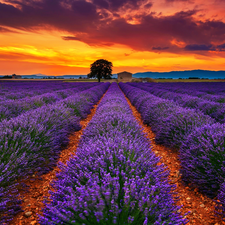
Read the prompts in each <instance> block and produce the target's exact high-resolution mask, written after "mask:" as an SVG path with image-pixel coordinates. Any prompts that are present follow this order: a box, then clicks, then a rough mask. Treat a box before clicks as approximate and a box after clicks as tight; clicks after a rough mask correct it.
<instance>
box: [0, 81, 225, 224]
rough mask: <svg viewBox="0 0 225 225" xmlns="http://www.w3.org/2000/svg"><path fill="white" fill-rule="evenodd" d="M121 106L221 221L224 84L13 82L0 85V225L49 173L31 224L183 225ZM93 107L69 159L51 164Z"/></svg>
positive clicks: (156, 162) (160, 170) (164, 179)
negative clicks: (171, 157) (173, 158)
mask: <svg viewBox="0 0 225 225" xmlns="http://www.w3.org/2000/svg"><path fill="white" fill-rule="evenodd" d="M99 100H100V102H99ZM128 101H130V103H131V104H132V105H133V106H134V107H135V108H136V109H137V111H138V112H139V113H140V114H141V119H142V121H143V122H144V124H146V125H147V126H149V127H151V130H152V131H153V132H154V134H155V142H156V143H158V144H160V145H163V146H165V147H167V148H170V149H172V151H174V152H177V153H178V155H179V160H180V165H181V168H180V171H179V173H180V174H181V178H182V182H183V183H184V184H185V185H187V186H191V187H193V188H197V189H198V190H199V192H200V193H202V194H203V195H205V196H207V198H210V199H214V200H219V201H216V202H217V205H216V211H215V216H219V217H221V218H224V219H225V154H224V152H225V126H224V123H225V85H224V83H119V84H116V83H112V84H110V83H94V82H92V83H88V82H85V83H82V82H77V83H76V82H73V83H66V82H62V81H45V82H41V81H34V82H27V81H24V82H23V81H18V82H1V83H0V102H1V105H0V224H10V221H12V220H13V218H14V216H15V215H17V214H18V213H20V212H21V211H23V209H22V207H21V199H20V195H19V191H20V189H21V188H26V187H25V186H26V185H25V184H24V186H23V181H25V180H27V179H30V177H31V176H32V175H33V174H37V176H39V177H41V176H42V175H43V174H47V173H49V171H51V170H52V169H53V168H55V167H59V168H60V172H59V173H58V174H57V179H55V180H54V181H53V182H52V183H51V185H52V186H53V187H54V190H55V191H54V192H53V191H51V192H50V198H49V200H48V201H46V202H45V207H44V208H43V209H41V210H42V214H41V215H38V218H39V219H38V222H37V224H42V225H58V224H68V225H69V224H76V225H78V224H80V225H83V224H86V225H89V224H90V225H92V224H93V225H94V224H102V225H103V224H109V225H110V224H121V225H122V224H123V225H125V224H133V225H139V224H140V225H141V224H143V225H147V224H154V225H166V224H167V225H169V224H170V225H179V224H180V225H181V224H188V222H189V221H188V220H187V218H186V216H185V215H183V214H182V213H181V211H180V210H181V208H182V205H179V204H178V203H177V198H176V197H175V189H176V185H175V184H172V183H171V182H170V181H169V171H168V170H166V166H165V165H164V164H163V163H160V160H161V159H160V157H158V156H156V155H155V153H154V151H153V150H152V145H151V141H150V140H149V139H148V138H147V137H146V135H144V133H143V131H142V130H143V129H142V127H141V126H140V124H138V122H137V120H136V119H135V117H134V115H133V113H132V110H131V108H130V106H129V104H128ZM96 104H98V105H97V108H96V111H95V114H94V116H93V117H92V119H91V120H90V122H89V123H88V125H87V126H86V128H85V129H84V132H83V134H82V135H81V137H80V139H79V145H78V147H77V148H76V149H74V152H75V155H74V156H73V157H71V158H70V160H69V161H68V163H67V165H64V164H58V163H57V162H58V159H59V156H60V153H61V151H62V149H63V148H64V147H65V146H67V145H68V143H69V136H70V134H72V133H74V132H77V131H79V130H80V129H81V124H80V121H81V120H82V119H85V118H86V117H87V116H88V115H89V114H90V112H91V109H92V108H93V106H94V105H96Z"/></svg>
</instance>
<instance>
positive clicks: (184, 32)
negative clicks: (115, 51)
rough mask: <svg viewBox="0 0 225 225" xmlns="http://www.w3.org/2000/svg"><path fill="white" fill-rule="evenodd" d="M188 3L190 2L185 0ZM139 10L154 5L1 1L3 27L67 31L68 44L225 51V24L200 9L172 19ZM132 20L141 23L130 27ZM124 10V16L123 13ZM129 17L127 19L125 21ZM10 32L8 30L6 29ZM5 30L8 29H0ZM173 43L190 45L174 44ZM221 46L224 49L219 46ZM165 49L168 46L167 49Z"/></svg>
mask: <svg viewBox="0 0 225 225" xmlns="http://www.w3.org/2000/svg"><path fill="white" fill-rule="evenodd" d="M180 1H185V0H180ZM140 6H142V8H143V7H147V8H148V9H149V8H151V7H152V2H151V1H148V0H93V1H92V3H91V2H87V1H85V0H42V1H35V0H30V1H25V0H8V4H4V3H0V27H1V26H3V27H7V28H8V29H10V28H17V29H21V30H30V31H33V32H35V31H39V30H40V29H46V30H48V29H56V30H60V31H66V32H68V35H67V36H63V37H62V38H63V40H65V41H72V40H80V41H83V42H85V43H87V44H89V45H95V46H96V45H102V46H104V45H106V46H110V45H113V44H116V43H117V44H124V45H127V46H130V47H131V48H132V49H134V50H148V51H170V52H180V51H187V50H188V51H209V50H210V51H212V50H213V48H214V46H213V45H212V43H218V46H215V48H216V49H221V50H223V49H224V46H223V45H222V44H221V43H224V42H225V23H224V22H222V21H220V20H207V21H200V20H197V19H196V18H197V17H196V15H197V13H198V11H197V10H188V11H180V12H177V13H175V14H173V15H170V16H163V15H159V14H158V13H154V12H150V13H149V14H146V13H140V12H141V11H139V8H140ZM128 9H129V10H132V12H133V13H132V14H130V13H129V19H130V20H137V21H139V22H138V23H137V24H130V23H129V22H128V20H127V18H128V15H126V10H128ZM120 10H122V12H123V13H122V14H120V13H121V11H120ZM124 15H126V17H125V18H126V19H125V18H124ZM5 29H6V28H5ZM0 32H4V30H3V29H2V30H1V29H0ZM173 40H176V41H177V42H182V43H185V45H186V47H185V48H183V47H180V46H176V45H174V44H172V43H173V42H172V41H173ZM219 44H220V45H221V47H219ZM165 46H166V47H165Z"/></svg>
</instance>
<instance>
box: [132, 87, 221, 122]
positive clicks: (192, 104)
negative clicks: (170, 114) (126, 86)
mask: <svg viewBox="0 0 225 225" xmlns="http://www.w3.org/2000/svg"><path fill="white" fill-rule="evenodd" d="M130 85H132V86H135V87H137V88H140V89H142V90H145V91H147V92H149V93H151V94H153V95H155V96H158V97H160V98H163V99H169V100H172V101H174V102H176V103H177V104H178V105H180V106H181V107H186V108H191V109H195V110H200V111H201V112H203V113H204V114H205V115H209V116H210V117H212V118H213V119H215V120H216V121H217V122H220V123H225V104H224V103H218V102H213V101H209V100H205V99H202V98H199V97H194V96H190V95H188V94H180V93H175V92H172V91H168V90H165V89H161V88H158V87H149V86H146V85H144V84H141V83H140V84H132V83H130ZM224 99H225V96H224Z"/></svg>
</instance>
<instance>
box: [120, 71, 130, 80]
mask: <svg viewBox="0 0 225 225" xmlns="http://www.w3.org/2000/svg"><path fill="white" fill-rule="evenodd" d="M117 75H118V78H117V81H118V82H131V81H132V73H129V72H127V71H124V72H120V73H117Z"/></svg>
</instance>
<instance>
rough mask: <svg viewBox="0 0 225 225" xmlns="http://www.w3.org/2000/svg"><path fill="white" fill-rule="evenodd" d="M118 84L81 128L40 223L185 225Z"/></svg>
mask: <svg viewBox="0 0 225 225" xmlns="http://www.w3.org/2000/svg"><path fill="white" fill-rule="evenodd" d="M158 162H159V158H157V157H156V156H155V155H154V153H153V152H152V151H151V149H150V146H149V142H148V140H147V139H146V137H145V136H144V134H143V133H142V131H141V127H140V126H139V125H138V124H137V121H136V120H135V119H134V117H133V115H132V111H131V109H130V107H129V105H128V103H127V101H126V99H125V97H124V95H123V93H122V92H121V91H120V89H119V87H118V85H117V84H115V83H113V84H112V85H111V86H110V88H109V89H108V91H107V93H106V95H105V96H104V98H103V99H102V101H101V103H100V105H99V106H98V108H97V110H96V114H95V115H94V117H93V118H92V120H91V121H90V123H89V124H88V126H87V127H86V129H85V130H84V133H83V135H82V136H81V140H80V144H79V146H78V149H77V151H76V156H75V157H73V158H71V159H70V160H69V161H68V162H67V166H65V165H63V164H61V165H60V169H61V172H60V173H59V174H57V180H56V181H55V182H54V183H53V184H52V185H53V187H54V189H55V190H56V191H55V192H51V200H50V202H46V203H47V204H46V208H45V209H44V210H43V216H40V223H41V224H43V225H57V224H86V225H89V224H90V225H94V224H102V225H103V224H104V225H106V224H109V225H111V224H133V225H134V224H140V225H141V224H144V225H147V224H155V225H159V224H171V225H175V224H176V225H179V224H185V223H186V220H185V219H183V218H182V217H181V215H180V213H178V210H179V207H177V206H174V200H173V198H172V195H171V191H172V190H173V189H174V186H172V185H169V184H168V172H165V171H164V167H163V165H160V166H159V165H157V163H158Z"/></svg>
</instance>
